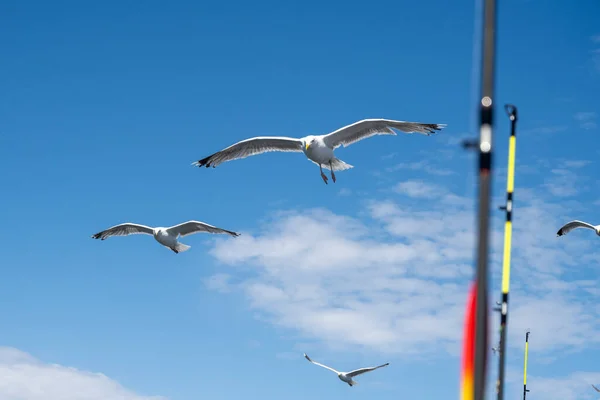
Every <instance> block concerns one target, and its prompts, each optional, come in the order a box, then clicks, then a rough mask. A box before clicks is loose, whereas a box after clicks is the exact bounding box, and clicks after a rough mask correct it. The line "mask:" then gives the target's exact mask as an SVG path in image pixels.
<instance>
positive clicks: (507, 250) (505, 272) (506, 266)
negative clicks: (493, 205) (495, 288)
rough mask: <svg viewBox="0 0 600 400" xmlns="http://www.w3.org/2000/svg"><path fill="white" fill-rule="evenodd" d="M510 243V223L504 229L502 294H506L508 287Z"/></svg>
mask: <svg viewBox="0 0 600 400" xmlns="http://www.w3.org/2000/svg"><path fill="white" fill-rule="evenodd" d="M511 242H512V222H510V221H506V225H505V227H504V261H503V263H502V293H508V288H509V286H510V246H511Z"/></svg>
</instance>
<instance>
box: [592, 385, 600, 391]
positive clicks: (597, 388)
mask: <svg viewBox="0 0 600 400" xmlns="http://www.w3.org/2000/svg"><path fill="white" fill-rule="evenodd" d="M592 387H593V388H594V389H595V390H596V392H600V389H598V388H597V387H596V386H594V385H593V384H592Z"/></svg>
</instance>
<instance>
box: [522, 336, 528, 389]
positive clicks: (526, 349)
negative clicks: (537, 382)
mask: <svg viewBox="0 0 600 400" xmlns="http://www.w3.org/2000/svg"><path fill="white" fill-rule="evenodd" d="M528 350H529V343H527V342H525V368H524V369H523V385H527V351H528Z"/></svg>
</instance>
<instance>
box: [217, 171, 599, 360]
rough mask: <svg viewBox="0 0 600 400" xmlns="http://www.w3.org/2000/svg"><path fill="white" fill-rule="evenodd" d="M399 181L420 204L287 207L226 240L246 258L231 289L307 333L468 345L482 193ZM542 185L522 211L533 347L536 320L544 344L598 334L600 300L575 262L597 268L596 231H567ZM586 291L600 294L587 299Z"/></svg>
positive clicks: (379, 346)
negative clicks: (344, 211) (469, 291)
mask: <svg viewBox="0 0 600 400" xmlns="http://www.w3.org/2000/svg"><path fill="white" fill-rule="evenodd" d="M563 164H568V165H569V166H571V167H577V166H583V165H585V163H584V162H579V161H573V162H569V163H564V162H563ZM398 188H399V189H400V192H402V193H403V194H404V195H407V196H409V197H411V196H412V197H414V198H416V199H419V202H417V203H415V204H411V205H406V204H407V203H406V201H404V200H402V201H399V199H398V198H397V197H396V198H392V199H388V200H371V201H369V202H367V204H366V208H365V210H364V212H363V214H364V215H365V216H367V218H366V219H358V218H355V217H351V216H346V215H339V214H335V213H333V212H331V211H328V210H324V209H313V210H303V211H302V213H297V212H294V211H290V212H285V213H278V214H276V215H275V216H271V217H269V219H268V221H266V223H265V224H264V227H263V230H262V231H260V232H257V233H256V234H254V235H244V236H242V237H240V238H239V239H238V240H236V241H235V242H233V243H232V242H231V241H228V242H224V241H220V240H219V241H217V242H216V245H215V247H214V248H213V249H212V254H213V256H215V257H216V258H217V259H218V260H219V261H220V262H222V263H224V264H227V265H230V266H236V267H237V268H238V272H236V273H235V274H234V275H235V276H236V277H237V278H236V279H237V280H236V281H235V282H231V283H230V287H231V288H232V289H234V290H241V291H242V292H243V293H244V294H245V295H246V296H247V297H248V299H249V301H250V306H251V307H252V308H254V309H255V310H257V311H259V312H260V314H261V318H264V319H265V320H267V321H270V322H271V323H273V324H275V325H277V326H282V327H285V328H288V329H290V330H291V331H292V332H295V333H297V334H299V335H300V337H304V338H308V339H312V340H316V341H317V342H318V343H320V344H324V345H327V346H329V347H331V348H335V349H338V350H342V349H346V348H348V347H353V348H356V347H357V346H358V347H362V348H365V349H369V350H372V351H381V352H386V353H390V352H393V353H396V354H398V356H401V357H402V356H410V357H428V356H431V355H432V353H434V352H437V351H443V352H447V353H450V354H456V350H457V349H458V348H459V342H460V340H461V332H462V323H463V313H464V306H465V299H466V286H467V284H468V282H469V279H470V277H471V276H472V273H473V254H474V244H475V240H474V239H475V233H474V228H475V220H474V214H473V211H474V208H475V207H474V206H475V204H474V201H473V200H472V199H470V198H465V197H462V196H458V195H456V194H455V193H453V192H452V191H450V190H449V189H447V188H445V187H442V186H439V185H432V184H428V183H425V182H419V181H414V180H411V181H407V182H402V183H401V184H400V185H399V186H398ZM530 190H532V195H531V196H525V195H523V194H520V195H519V202H518V204H517V209H516V210H515V213H516V214H515V215H516V218H517V220H516V223H515V231H514V241H513V265H517V267H516V270H515V271H514V272H513V290H515V291H516V293H514V294H511V296H512V297H511V299H512V300H511V301H512V303H511V307H512V308H511V322H510V323H511V330H510V331H509V332H510V333H509V334H510V335H511V339H510V341H509V346H511V347H514V348H518V347H519V346H520V345H521V336H522V334H523V333H524V331H525V329H526V328H531V329H532V330H534V331H535V332H536V347H535V350H533V351H534V352H538V351H539V352H544V351H548V350H560V349H562V350H569V349H581V348H582V346H583V345H584V343H585V342H587V343H594V342H596V343H597V342H598V341H599V340H600V335H598V333H600V325H599V322H598V321H600V318H599V317H600V307H594V306H591V305H593V304H594V301H596V302H597V300H598V293H594V292H593V289H594V288H595V287H597V286H598V284H599V282H598V281H597V280H592V281H585V280H581V279H579V278H578V279H575V278H574V277H573V276H570V272H569V269H571V268H572V267H574V266H577V268H578V269H579V271H581V272H583V271H585V270H586V269H589V270H590V271H591V270H592V269H593V268H594V267H593V265H594V262H596V263H597V262H598V261H599V260H598V256H594V255H593V254H594V253H590V252H589V249H590V248H591V240H590V241H584V240H563V239H564V238H561V239H557V238H556V231H557V229H558V228H559V227H560V225H561V224H562V223H564V221H565V218H566V216H565V215H564V212H565V210H564V207H563V206H562V205H561V204H560V203H558V202H557V203H551V202H545V201H543V200H541V197H542V196H541V194H543V193H544V192H543V191H540V187H537V188H530ZM519 193H522V192H519ZM494 218H495V220H496V222H495V223H494V224H492V225H493V227H494V228H495V230H494V231H493V232H492V249H493V254H492V258H491V262H492V267H493V276H494V281H493V282H495V285H498V282H499V278H500V264H501V253H502V244H503V241H502V238H503V231H502V223H501V215H500V214H495V217H494ZM572 254H578V257H580V258H579V259H575V258H574V257H573V256H572ZM585 254H589V255H585ZM586 263H587V264H586ZM582 264H583V265H582ZM242 272H244V273H243V274H242ZM497 291H498V286H495V289H494V293H493V294H494V296H495V297H496V298H497V297H498V296H497V295H498V293H497ZM584 292H585V293H587V295H588V296H589V298H590V299H591V300H585V299H582V298H581V294H582V293H584ZM492 318H496V316H495V315H494V316H493V317H492ZM513 335H514V337H513ZM421 345H423V346H421ZM424 352H425V353H424ZM427 352H429V353H427Z"/></svg>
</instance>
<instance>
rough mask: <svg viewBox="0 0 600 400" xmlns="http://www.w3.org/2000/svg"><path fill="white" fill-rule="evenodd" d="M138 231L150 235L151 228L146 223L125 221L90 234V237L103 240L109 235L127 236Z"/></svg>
mask: <svg viewBox="0 0 600 400" xmlns="http://www.w3.org/2000/svg"><path fill="white" fill-rule="evenodd" d="M138 233H143V234H145V235H152V228H150V227H149V226H146V225H139V224H132V223H131V222H126V223H124V224H120V225H115V226H113V227H111V228H108V229H106V230H104V231H102V232H98V233H96V234H95V235H92V237H93V238H94V239H100V240H104V239H106V238H108V237H111V236H127V235H135V234H138Z"/></svg>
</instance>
